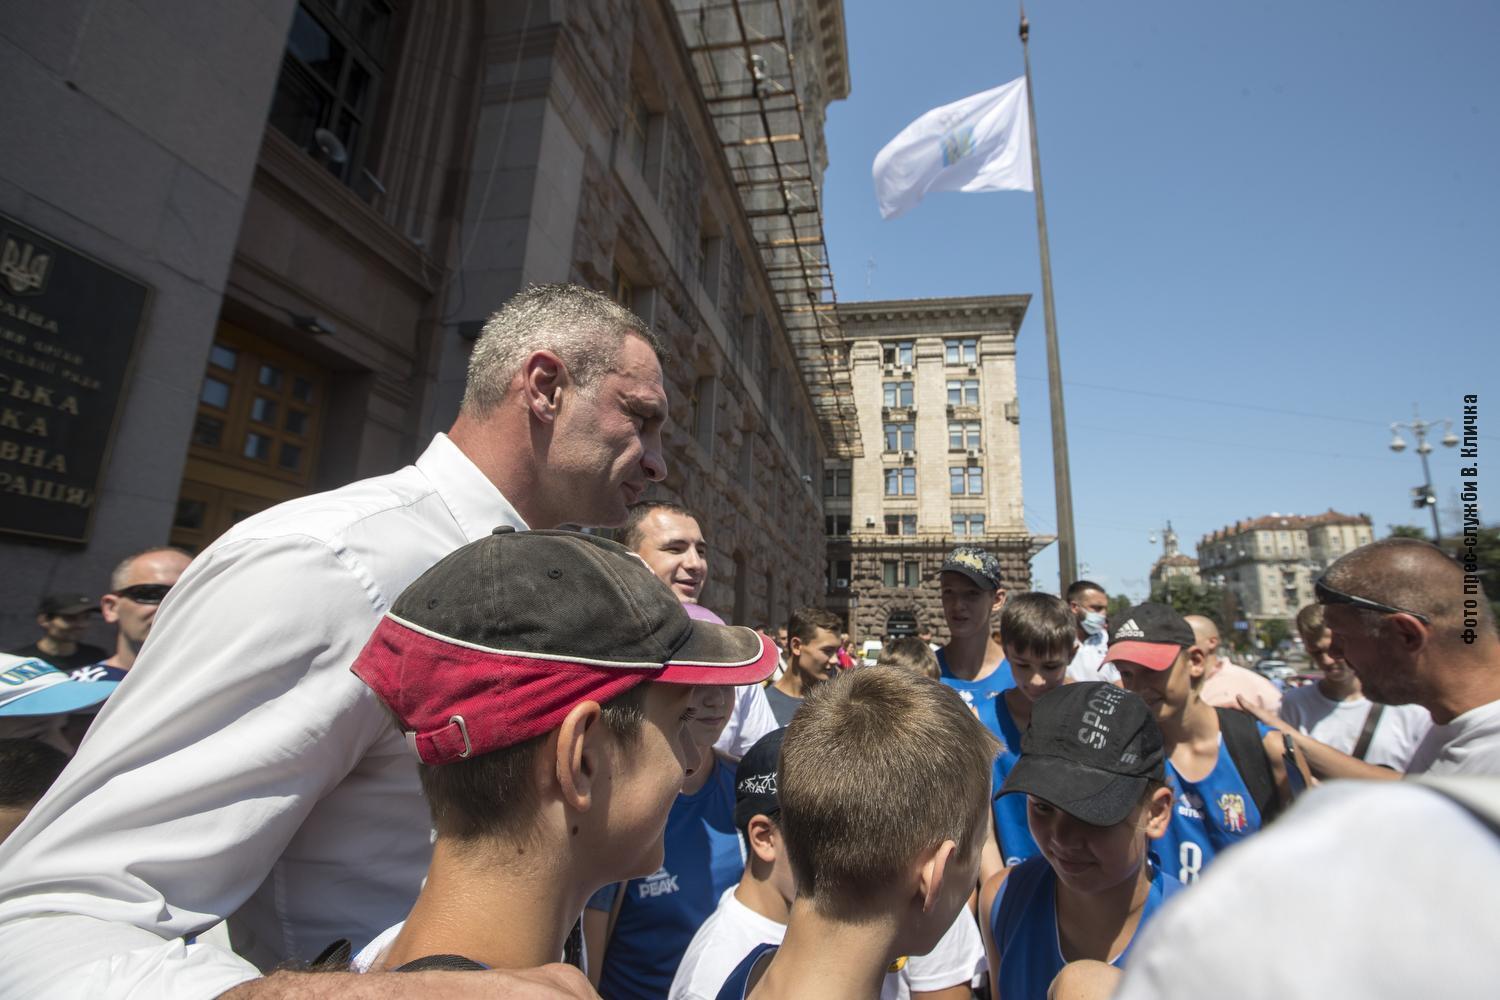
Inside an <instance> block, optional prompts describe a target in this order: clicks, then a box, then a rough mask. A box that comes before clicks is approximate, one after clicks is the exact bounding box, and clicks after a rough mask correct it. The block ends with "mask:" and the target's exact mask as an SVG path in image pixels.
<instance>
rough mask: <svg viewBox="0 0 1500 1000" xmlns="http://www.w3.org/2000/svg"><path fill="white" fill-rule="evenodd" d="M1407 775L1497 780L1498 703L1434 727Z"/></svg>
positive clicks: (1499, 757)
mask: <svg viewBox="0 0 1500 1000" xmlns="http://www.w3.org/2000/svg"><path fill="white" fill-rule="evenodd" d="M1406 773H1407V774H1493V775H1497V776H1500V701H1492V702H1490V703H1489V704H1488V705H1480V706H1479V707H1478V708H1471V709H1469V710H1468V711H1467V712H1465V713H1464V714H1463V715H1460V716H1459V717H1458V718H1456V719H1454V720H1453V721H1452V722H1450V723H1448V724H1447V725H1446V726H1433V727H1432V729H1431V730H1430V731H1429V732H1428V733H1427V738H1426V739H1424V740H1423V741H1422V743H1421V745H1419V746H1418V747H1417V750H1416V753H1414V754H1412V758H1411V763H1410V764H1408V765H1407V766H1406Z"/></svg>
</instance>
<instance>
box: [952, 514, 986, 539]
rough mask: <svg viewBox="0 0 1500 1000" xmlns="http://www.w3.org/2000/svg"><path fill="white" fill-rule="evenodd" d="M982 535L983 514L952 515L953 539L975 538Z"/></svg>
mask: <svg viewBox="0 0 1500 1000" xmlns="http://www.w3.org/2000/svg"><path fill="white" fill-rule="evenodd" d="M983 534H984V515H983V514H954V515H953V536H954V537H955V538H976V537H978V536H980V535H983Z"/></svg>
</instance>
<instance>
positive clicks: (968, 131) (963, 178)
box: [873, 77, 1031, 219]
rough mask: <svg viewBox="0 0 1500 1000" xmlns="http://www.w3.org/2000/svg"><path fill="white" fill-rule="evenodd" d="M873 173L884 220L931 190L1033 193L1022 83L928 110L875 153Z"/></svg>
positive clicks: (1020, 80)
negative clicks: (1031, 191)
mask: <svg viewBox="0 0 1500 1000" xmlns="http://www.w3.org/2000/svg"><path fill="white" fill-rule="evenodd" d="M873 173H874V175H875V200H876V201H877V202H879V203H880V215H881V217H882V218H886V219H890V218H893V217H895V216H897V215H900V214H901V213H902V212H905V211H906V210H907V209H909V208H911V207H912V206H913V205H915V204H916V203H917V202H919V201H921V200H922V196H923V195H925V194H926V193H927V192H928V191H1030V190H1031V119H1030V117H1029V116H1028V115H1027V113H1026V78H1025V77H1017V78H1016V79H1014V80H1012V81H1010V82H1009V83H1007V84H1004V85H1002V86H999V87H996V88H995V89H994V90H986V91H984V92H983V93H981V94H975V95H974V96H972V97H965V98H964V99H963V100H961V101H954V102H953V103H952V104H945V105H943V106H942V107H941V108H934V109H932V110H931V111H929V112H927V113H926V114H925V115H923V116H922V117H920V118H918V119H917V120H916V121H914V122H912V123H911V124H910V125H908V126H906V128H904V129H902V130H901V133H900V134H899V135H897V136H896V138H894V139H892V140H891V141H890V142H888V143H886V146H885V148H884V149H882V150H881V151H880V152H879V153H877V154H876V155H875V167H874V170H873Z"/></svg>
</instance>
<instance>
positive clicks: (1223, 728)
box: [1214, 708, 1281, 824]
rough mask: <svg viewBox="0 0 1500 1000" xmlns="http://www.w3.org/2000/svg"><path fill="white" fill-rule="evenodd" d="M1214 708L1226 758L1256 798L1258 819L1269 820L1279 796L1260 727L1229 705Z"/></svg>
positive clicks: (1277, 806)
mask: <svg viewBox="0 0 1500 1000" xmlns="http://www.w3.org/2000/svg"><path fill="white" fill-rule="evenodd" d="M1214 711H1215V712H1217V713H1219V731H1220V732H1221V733H1223V734H1224V745H1225V746H1227V747H1228V748H1229V759H1230V760H1232V761H1234V766H1235V769H1236V770H1237V771H1239V772H1240V778H1241V780H1243V781H1244V782H1245V788H1246V789H1247V790H1248V791H1249V792H1250V797H1251V798H1252V799H1254V800H1255V806H1256V808H1257V809H1259V810H1260V820H1261V823H1263V824H1264V823H1269V822H1271V820H1273V819H1275V818H1276V817H1277V816H1279V815H1280V814H1281V799H1280V797H1278V796H1277V794H1276V776H1275V775H1274V774H1272V773H1271V762H1270V761H1269V760H1267V759H1266V748H1265V744H1263V743H1262V742H1261V739H1260V729H1259V728H1258V727H1257V726H1256V725H1255V720H1254V719H1252V718H1251V717H1250V716H1248V715H1246V714H1245V713H1244V712H1240V711H1237V710H1235V709H1232V708H1216V709H1214Z"/></svg>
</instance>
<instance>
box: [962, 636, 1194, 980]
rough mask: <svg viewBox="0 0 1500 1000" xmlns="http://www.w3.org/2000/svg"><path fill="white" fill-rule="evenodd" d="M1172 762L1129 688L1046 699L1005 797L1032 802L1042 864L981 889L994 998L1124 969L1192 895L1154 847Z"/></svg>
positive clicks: (1070, 688)
mask: <svg viewBox="0 0 1500 1000" xmlns="http://www.w3.org/2000/svg"><path fill="white" fill-rule="evenodd" d="M1007 638H1009V633H1007ZM1164 761H1165V757H1164V754H1163V752H1162V734H1161V730H1160V728H1158V727H1157V725H1156V723H1155V721H1154V720H1153V719H1152V717H1151V712H1150V711H1149V710H1148V709H1147V708H1146V705H1145V703H1144V702H1142V701H1141V699H1140V698H1138V697H1136V696H1135V695H1133V694H1131V693H1130V692H1128V691H1122V690H1120V689H1119V688H1117V687H1115V686H1114V685H1112V684H1105V683H1103V682H1100V681H1088V682H1083V683H1078V684H1069V685H1067V686H1065V687H1061V688H1057V689H1055V690H1053V691H1051V692H1049V693H1048V694H1046V695H1044V696H1043V697H1041V698H1040V699H1038V701H1037V703H1036V707H1035V711H1034V712H1033V714H1032V720H1031V726H1030V728H1028V729H1027V731H1026V735H1025V737H1023V739H1022V744H1021V757H1020V760H1018V761H1017V762H1016V766H1015V767H1014V768H1013V769H1012V770H1011V772H1010V775H1009V777H1007V778H1006V781H1005V785H1004V787H1003V788H1002V789H1001V795H1003V796H1005V797H1006V798H1015V799H1020V800H1022V801H1024V802H1025V803H1026V806H1027V812H1028V815H1029V817H1030V823H1031V830H1032V834H1033V836H1034V837H1035V838H1036V842H1037V844H1038V846H1039V847H1040V849H1041V852H1042V856H1041V857H1036V858H1031V859H1029V860H1027V861H1024V862H1022V863H1021V864H1020V865H1017V866H1015V867H1012V868H1007V869H1006V870H1005V871H1003V872H1001V873H999V874H998V875H996V876H994V877H993V878H991V879H990V880H989V881H988V882H986V883H985V886H984V889H983V890H982V891H981V892H980V913H981V914H982V915H983V916H984V917H985V919H984V920H983V921H982V923H983V929H984V939H985V949H986V951H987V952H988V953H989V959H990V983H991V988H992V994H991V995H992V996H993V997H994V998H995V1000H1040V998H1042V997H1045V996H1047V990H1048V988H1049V987H1050V986H1051V984H1052V980H1053V979H1054V978H1055V977H1056V976H1057V974H1058V973H1059V972H1061V971H1062V968H1063V966H1064V965H1065V964H1067V963H1068V962H1072V961H1079V960H1082V959H1092V960H1095V961H1101V962H1108V963H1110V964H1120V963H1122V962H1123V961H1124V960H1125V958H1126V956H1127V954H1128V953H1129V951H1130V944H1131V942H1132V941H1133V940H1134V938H1135V935H1136V933H1137V932H1138V931H1139V930H1140V928H1141V927H1142V926H1144V925H1145V923H1146V922H1147V921H1148V920H1149V919H1150V918H1151V917H1152V916H1153V915H1154V914H1155V913H1156V911H1157V909H1158V908H1159V907H1160V906H1161V904H1162V902H1163V901H1164V900H1165V899H1166V898H1168V897H1169V896H1171V895H1172V894H1173V893H1175V892H1177V891H1178V890H1180V889H1181V888H1182V885H1181V883H1179V882H1178V881H1177V880H1176V879H1174V878H1172V876H1171V875H1170V874H1168V873H1166V872H1163V871H1162V870H1161V869H1160V867H1159V866H1158V865H1157V864H1156V863H1155V858H1154V855H1152V854H1151V851H1150V847H1151V842H1152V841H1153V840H1155V839H1157V838H1160V837H1161V836H1162V834H1163V833H1165V831H1166V828H1167V823H1168V821H1169V817H1170V815H1171V808H1172V793H1171V792H1170V791H1169V790H1168V788H1167V786H1166V784H1165V780H1164V779H1165V777H1166V771H1165V765H1164Z"/></svg>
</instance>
